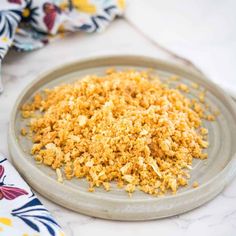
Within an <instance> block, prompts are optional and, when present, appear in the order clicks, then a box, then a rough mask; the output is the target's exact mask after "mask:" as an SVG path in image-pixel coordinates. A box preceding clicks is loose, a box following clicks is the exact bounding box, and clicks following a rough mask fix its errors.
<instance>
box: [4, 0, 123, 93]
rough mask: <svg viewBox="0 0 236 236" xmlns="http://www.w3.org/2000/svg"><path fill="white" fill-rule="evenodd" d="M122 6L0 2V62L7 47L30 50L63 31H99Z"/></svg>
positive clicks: (117, 1) (118, 1)
mask: <svg viewBox="0 0 236 236" xmlns="http://www.w3.org/2000/svg"><path fill="white" fill-rule="evenodd" d="M124 6H125V1H124V0H1V1H0V61H1V60H2V59H3V58H4V56H5V54H6V53H7V51H8V49H9V47H11V46H13V47H14V48H16V49H17V50H21V51H30V50H34V49H38V48H42V47H43V46H44V45H46V44H48V43H49V42H50V41H52V40H55V39H57V38H62V37H64V34H65V32H76V31H85V32H89V33H92V32H99V31H102V30H103V29H105V28H106V26H107V25H108V24H109V23H110V22H111V21H112V20H113V19H114V18H115V17H116V16H120V15H122V13H123V10H124ZM0 86H1V82H0ZM0 91H1V87H0Z"/></svg>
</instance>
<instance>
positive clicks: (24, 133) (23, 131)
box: [20, 128, 27, 136]
mask: <svg viewBox="0 0 236 236" xmlns="http://www.w3.org/2000/svg"><path fill="white" fill-rule="evenodd" d="M20 133H21V135H22V136H25V135H27V130H26V129H25V128H22V129H21V131H20Z"/></svg>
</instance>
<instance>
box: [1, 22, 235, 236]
mask: <svg viewBox="0 0 236 236" xmlns="http://www.w3.org/2000/svg"><path fill="white" fill-rule="evenodd" d="M114 53H115V54H122V53H126V54H141V55H151V56H154V57H157V58H161V59H166V60H170V61H172V62H176V63H185V62H184V61H181V60H180V59H176V58H175V57H174V56H172V55H170V54H168V53H166V52H164V51H162V50H161V49H160V48H158V47H157V46H155V45H154V44H151V43H150V42H149V41H148V40H147V39H145V38H144V37H143V36H142V35H140V34H139V33H138V32H136V31H135V30H134V29H133V28H131V26H130V25H129V24H127V23H126V22H125V21H124V20H117V21H116V22H114V23H113V25H112V27H109V28H108V30H107V31H106V32H104V33H102V34H97V35H83V34H73V35H70V36H67V37H66V39H65V40H63V41H57V42H55V43H53V44H50V45H48V46H47V47H45V48H44V49H41V50H39V51H35V52H31V53H17V52H10V54H8V56H7V58H6V60H5V62H4V64H3V67H2V76H3V81H4V84H5V91H4V93H3V94H2V95H0V131H1V132H0V152H2V153H3V154H5V155H6V156H7V157H9V156H8V150H7V128H8V121H9V117H10V111H11V109H12V106H13V104H14V102H15V100H16V98H17V96H18V95H19V94H20V92H21V91H22V89H23V88H24V87H25V86H26V85H27V84H28V83H29V82H30V81H32V80H33V79H34V78H35V76H37V75H38V74H39V73H42V72H44V71H46V70H47V69H50V68H52V67H54V66H57V65H60V64H63V63H65V62H69V61H72V60H76V59H80V58H83V57H88V56H91V55H101V54H102V55H104V54H114ZM38 196H39V198H40V199H41V200H42V202H43V203H44V204H45V205H46V207H47V208H48V209H49V210H50V211H51V212H52V214H53V215H54V216H55V218H56V219H57V220H58V221H59V223H60V224H61V225H62V227H63V229H64V230H65V232H66V235H68V236H72V235H74V236H92V235H103V236H105V235H107V236H108V235H113V236H116V235H117V236H118V235H122V236H133V235H135V236H140V235H148V234H149V235H160V236H171V235H175V236H185V235H191V236H197V235H201V236H234V235H236V180H234V181H233V182H232V183H231V184H230V185H229V186H228V187H227V188H226V189H225V190H224V191H223V192H222V193H221V194H220V195H219V196H217V197H216V198H215V199H214V200H212V201H211V202H209V203H207V204H205V205H204V206H202V207H200V208H198V209H196V210H193V211H191V212H189V213H186V214H182V215H180V216H175V217H171V218H167V219H162V220H153V221H147V222H136V223H135V222H115V221H107V220H101V219H96V218H93V217H88V216H84V215H81V214H78V213H75V212H72V211H70V210H67V209H64V208H62V207H60V206H58V205H56V204H54V203H52V202H51V201H49V200H47V199H45V198H44V197H42V196H40V195H39V194H38Z"/></svg>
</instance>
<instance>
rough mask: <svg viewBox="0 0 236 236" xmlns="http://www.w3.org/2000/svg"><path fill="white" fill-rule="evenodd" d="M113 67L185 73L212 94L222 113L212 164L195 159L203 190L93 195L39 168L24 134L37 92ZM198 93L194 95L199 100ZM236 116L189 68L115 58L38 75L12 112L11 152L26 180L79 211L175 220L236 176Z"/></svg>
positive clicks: (213, 126) (212, 129) (214, 132)
mask: <svg viewBox="0 0 236 236" xmlns="http://www.w3.org/2000/svg"><path fill="white" fill-rule="evenodd" d="M109 67H116V68H135V69H138V70H139V69H144V68H153V69H154V73H155V72H157V73H158V74H159V75H160V76H161V77H163V78H164V79H165V78H167V77H168V76H170V75H173V74H176V75H179V76H180V77H181V78H182V80H183V81H184V82H185V83H187V84H188V83H191V82H197V83H198V84H200V86H202V87H203V88H205V89H206V90H207V99H206V100H207V102H208V103H209V104H210V105H211V106H212V107H214V108H217V109H219V110H220V115H219V116H218V118H217V120H216V121H215V122H205V124H204V125H205V126H207V127H208V129H209V141H210V147H209V148H208V150H207V152H208V154H209V158H208V159H207V160H204V161H201V160H195V161H194V163H193V170H192V173H191V176H192V177H191V180H190V185H191V183H192V182H193V181H195V180H197V181H198V182H199V183H200V186H199V187H198V188H195V189H193V188H192V187H191V186H189V187H186V188H182V189H180V190H179V191H178V193H177V194H176V195H172V194H169V195H166V196H163V197H152V196H149V195H147V194H144V193H142V192H139V191H136V192H135V193H134V194H133V197H132V198H129V197H128V195H127V193H125V192H124V191H123V190H119V189H117V188H116V187H115V185H114V186H113V187H112V190H111V191H110V192H105V191H104V190H103V189H97V190H96V192H94V193H89V192H88V191H87V187H88V184H87V182H86V181H85V180H76V179H74V180H72V181H65V182H64V183H63V184H60V183H58V182H57V181H56V175H55V172H54V171H52V170H51V169H50V168H48V167H45V166H43V165H37V164H36V163H35V162H34V160H33V158H32V156H31V155H30V154H29V153H30V147H31V145H32V143H31V142H30V141H29V139H27V138H24V137H22V136H21V135H20V129H21V127H23V126H24V125H25V121H24V120H22V118H21V117H20V112H19V110H20V107H21V105H22V104H23V103H25V102H26V101H28V100H29V99H31V97H32V94H34V93H35V92H36V91H39V90H41V89H42V88H44V87H53V86H55V85H57V84H60V83H62V82H70V81H73V80H75V79H78V78H81V77H82V76H84V75H87V74H102V73H104V70H105V69H106V68H109ZM196 94H197V92H196V91H195V92H194V91H193V92H192V93H191V96H193V97H194V96H197V95H196ZM235 142H236V112H235V109H234V104H233V102H232V100H231V98H229V97H228V96H227V95H226V94H225V92H224V91H222V90H221V89H220V88H218V87H217V86H216V85H214V84H213V83H212V82H210V81H208V80H207V79H206V78H204V77H203V76H201V75H199V74H197V73H196V72H192V71H191V70H189V69H188V68H186V67H179V66H176V65H172V64H169V63H166V62H163V61H159V60H156V59H152V58H146V57H137V56H114V57H101V58H92V59H88V60H83V61H78V62H75V63H71V64H68V65H65V66H61V67H60V68H56V69H54V70H52V71H50V72H48V73H46V74H44V75H41V76H40V77H38V78H37V79H36V80H35V81H34V82H33V83H32V84H30V85H29V86H28V87H27V88H26V89H25V90H24V91H23V92H22V93H21V95H20V97H19V98H18V99H17V101H16V104H15V106H14V109H13V111H12V114H11V120H10V130H9V150H10V154H11V156H12V159H13V162H14V164H15V166H16V168H17V169H18V171H19V172H20V173H21V174H22V175H23V177H24V178H25V179H26V181H27V182H28V183H29V184H30V185H31V186H32V187H33V188H34V189H35V190H37V191H38V192H40V193H41V194H42V195H44V196H45V197H47V198H48V199H50V200H52V201H54V202H56V203H57V204H60V205H62V206H64V207H67V208H70V209H72V210H74V211H78V212H80V213H84V214H87V215H91V216H96V217H101V218H106V219H114V220H147V219H156V218H162V217H167V216H172V215H176V214H180V213H183V212H186V211H189V210H191V209H193V208H196V207H198V206H200V205H202V204H204V203H205V202H207V201H209V200H210V199H212V198H213V197H215V196H216V195H217V194H218V193H219V192H220V191H221V190H222V189H223V188H224V187H225V186H226V184H228V183H229V182H230V181H231V179H232V178H233V177H234V175H235V173H236V157H235V151H236V145H235Z"/></svg>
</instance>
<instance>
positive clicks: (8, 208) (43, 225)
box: [0, 154, 64, 236]
mask: <svg viewBox="0 0 236 236" xmlns="http://www.w3.org/2000/svg"><path fill="white" fill-rule="evenodd" d="M0 235H1V236H31V235H33V236H40V235H43V236H64V233H63V231H62V229H61V227H60V226H59V224H58V223H57V222H56V220H55V219H54V218H53V217H52V215H51V214H50V213H49V212H48V210H47V209H46V208H45V207H44V206H43V205H42V203H41V202H40V201H39V199H38V198H37V197H36V196H35V195H34V193H33V192H32V191H31V189H30V187H29V186H28V185H27V184H26V183H25V181H24V180H23V179H22V178H21V176H20V175H19V174H18V173H17V171H16V170H15V169H14V167H13V166H12V165H11V164H10V162H9V161H8V160H7V159H6V158H4V157H3V156H2V155H1V154H0Z"/></svg>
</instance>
